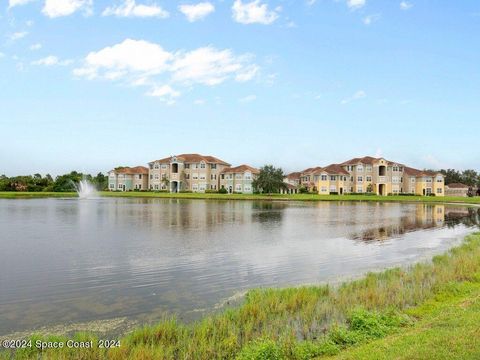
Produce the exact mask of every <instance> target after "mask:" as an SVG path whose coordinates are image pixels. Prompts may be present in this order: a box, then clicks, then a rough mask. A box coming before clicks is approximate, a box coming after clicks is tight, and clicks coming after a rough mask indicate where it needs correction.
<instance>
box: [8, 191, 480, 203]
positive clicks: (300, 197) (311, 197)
mask: <svg viewBox="0 0 480 360" xmlns="http://www.w3.org/2000/svg"><path fill="white" fill-rule="evenodd" d="M99 194H100V196H102V197H119V198H159V199H199V200H262V201H378V202H415V203H418V202H421V203H459V204H480V197H478V196H477V197H472V198H465V197H435V196H431V197H430V196H377V195H318V194H292V195H280V194H273V195H263V194H251V195H250V194H203V193H159V192H135V191H132V192H109V191H102V192H100V193H99ZM49 197H56V198H71V197H77V194H76V193H74V192H70V193H58V192H57V193H56V192H0V199H2V198H3V199H28V198H49Z"/></svg>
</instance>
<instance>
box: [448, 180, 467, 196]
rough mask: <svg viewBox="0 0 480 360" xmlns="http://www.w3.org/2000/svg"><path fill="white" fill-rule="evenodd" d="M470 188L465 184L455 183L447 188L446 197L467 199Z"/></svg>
mask: <svg viewBox="0 0 480 360" xmlns="http://www.w3.org/2000/svg"><path fill="white" fill-rule="evenodd" d="M469 191H470V187H469V186H468V185H465V184H460V183H453V184H448V185H446V186H445V196H462V197H467V196H468V192H469Z"/></svg>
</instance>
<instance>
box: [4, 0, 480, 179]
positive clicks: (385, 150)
mask: <svg viewBox="0 0 480 360" xmlns="http://www.w3.org/2000/svg"><path fill="white" fill-rule="evenodd" d="M0 6H1V9H0V173H5V174H7V175H16V174H28V173H34V172H40V173H43V174H45V173H51V174H59V173H63V172H66V171H70V170H73V169H78V170H82V171H87V172H98V171H108V170H109V169H110V168H112V167H114V166H118V165H140V164H145V163H147V162H148V161H151V160H154V159H157V158H162V157H165V156H168V155H172V154H175V153H187V152H198V153H203V154H211V155H215V156H218V157H220V158H222V159H225V160H227V161H229V162H231V163H232V164H234V165H238V164H241V163H248V164H251V165H254V166H261V165H263V164H265V163H273V164H275V165H278V166H281V167H283V168H284V169H285V170H287V171H290V170H300V169H302V168H305V167H309V166H314V165H315V166H317V165H327V164H328V163H332V162H340V161H343V160H346V159H348V158H351V157H356V156H364V155H372V156H375V155H381V156H384V157H386V158H388V159H393V160H396V161H399V162H403V163H407V164H410V165H412V166H416V167H419V168H423V167H428V168H439V167H456V168H467V167H474V168H477V169H480V151H479V149H478V142H479V141H478V139H479V135H480V36H478V35H479V34H480V3H479V2H478V1H473V0H470V1H468V0H466V1H461V2H458V1H427V0H409V1H394V0H392V1H381V0H316V1H315V0H283V1H282V0H254V1H251V0H210V1H198V0H186V1H183V0H182V1H173V0H101V1H100V0H1V1H0Z"/></svg>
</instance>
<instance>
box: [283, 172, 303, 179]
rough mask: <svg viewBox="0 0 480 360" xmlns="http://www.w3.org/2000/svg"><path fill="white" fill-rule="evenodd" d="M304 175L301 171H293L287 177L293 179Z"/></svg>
mask: <svg viewBox="0 0 480 360" xmlns="http://www.w3.org/2000/svg"><path fill="white" fill-rule="evenodd" d="M301 175H302V173H301V172H298V171H297V172H292V173H290V174H288V175H287V176H286V177H287V179H291V180H298V179H300V176H301Z"/></svg>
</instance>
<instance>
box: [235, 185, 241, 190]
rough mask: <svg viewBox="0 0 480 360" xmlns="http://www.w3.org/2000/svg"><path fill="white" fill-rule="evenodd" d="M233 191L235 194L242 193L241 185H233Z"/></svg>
mask: <svg viewBox="0 0 480 360" xmlns="http://www.w3.org/2000/svg"><path fill="white" fill-rule="evenodd" d="M235 191H236V192H242V185H241V184H237V185H235Z"/></svg>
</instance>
